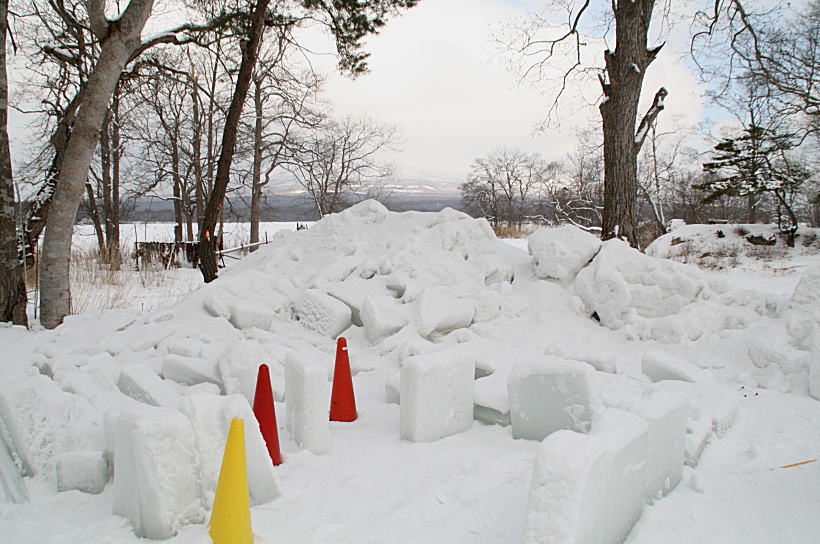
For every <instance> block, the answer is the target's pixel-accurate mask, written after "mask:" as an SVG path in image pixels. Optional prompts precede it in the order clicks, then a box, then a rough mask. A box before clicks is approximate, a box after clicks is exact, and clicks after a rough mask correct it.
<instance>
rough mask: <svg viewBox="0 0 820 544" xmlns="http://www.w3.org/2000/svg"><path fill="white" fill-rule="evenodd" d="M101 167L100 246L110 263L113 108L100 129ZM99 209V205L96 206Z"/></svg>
mask: <svg viewBox="0 0 820 544" xmlns="http://www.w3.org/2000/svg"><path fill="white" fill-rule="evenodd" d="M100 168H101V170H102V214H98V216H100V219H101V220H102V223H103V224H104V227H105V238H104V243H103V246H102V247H101V248H100V257H102V260H103V262H106V263H110V262H111V256H110V255H109V253H108V247H109V246H110V244H111V110H109V111H108V113H106V114H105V118H104V119H103V126H102V130H101V131H100ZM95 204H96V203H95ZM94 208H95V209H97V210H98V208H97V206H96V205H95V206H94Z"/></svg>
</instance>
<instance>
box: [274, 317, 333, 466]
mask: <svg viewBox="0 0 820 544" xmlns="http://www.w3.org/2000/svg"><path fill="white" fill-rule="evenodd" d="M340 304H341V303H340ZM327 373H328V370H327V364H325V362H324V361H321V360H319V359H317V358H316V357H315V356H310V355H303V354H299V353H296V352H292V353H289V354H288V356H287V357H286V359H285V412H286V414H287V426H288V430H289V431H290V434H291V436H292V437H293V440H294V441H295V442H296V444H298V445H299V447H301V448H304V449H306V450H308V451H310V452H312V453H315V454H323V453H327V452H329V451H330V419H329V415H328V414H329V408H330V385H329V383H328V379H327V378H328V376H327Z"/></svg>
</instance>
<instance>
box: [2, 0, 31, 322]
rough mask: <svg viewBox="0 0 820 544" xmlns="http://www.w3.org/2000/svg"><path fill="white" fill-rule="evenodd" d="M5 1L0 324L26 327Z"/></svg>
mask: <svg viewBox="0 0 820 544" xmlns="http://www.w3.org/2000/svg"><path fill="white" fill-rule="evenodd" d="M7 16H8V0H0V322H4V321H12V322H14V323H15V324H17V325H28V320H27V318H26V283H25V278H24V275H23V272H24V269H23V267H22V262H25V261H24V260H23V261H21V259H20V257H19V252H18V249H17V224H16V222H15V220H14V218H15V213H14V181H13V178H12V171H11V152H10V150H9V133H8V107H9V86H8V75H7V72H6V32H7V31H8V22H7V20H6V18H7Z"/></svg>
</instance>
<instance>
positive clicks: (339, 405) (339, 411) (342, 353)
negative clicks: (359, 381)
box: [330, 336, 358, 421]
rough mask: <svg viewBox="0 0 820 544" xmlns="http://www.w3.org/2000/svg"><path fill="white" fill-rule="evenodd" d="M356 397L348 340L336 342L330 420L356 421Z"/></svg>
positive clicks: (340, 339)
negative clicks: (351, 373)
mask: <svg viewBox="0 0 820 544" xmlns="http://www.w3.org/2000/svg"><path fill="white" fill-rule="evenodd" d="M356 417H358V416H357V414H356V397H355V396H354V394H353V377H352V376H351V375H350V359H349V358H348V356H347V340H345V339H344V337H342V336H340V337H339V340H338V342H337V343H336V369H335V370H334V371H333V393H332V394H331V396H330V421H356Z"/></svg>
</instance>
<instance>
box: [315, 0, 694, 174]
mask: <svg viewBox="0 0 820 544" xmlns="http://www.w3.org/2000/svg"><path fill="white" fill-rule="evenodd" d="M543 5H544V2H543V1H527V0H517V1H516V0H423V1H422V2H420V3H419V5H418V6H417V7H415V8H413V9H411V10H409V11H406V12H404V13H403V14H402V15H401V16H400V17H398V18H393V19H391V20H390V21H389V22H388V24H387V26H386V27H385V28H384V30H383V31H382V32H381V33H380V34H379V35H378V36H375V37H373V38H371V39H369V41H368V48H367V50H368V51H369V52H370V53H371V59H370V62H369V65H370V69H371V71H370V73H368V74H366V75H364V76H361V77H359V78H358V79H356V80H350V79H347V78H344V77H342V76H339V75H338V74H334V73H332V72H331V73H330V74H329V81H328V85H327V91H328V95H329V97H330V98H331V100H332V101H333V102H334V104H335V106H336V111H337V113H339V114H353V115H369V116H371V117H373V118H375V119H377V120H379V121H383V122H388V123H393V124H395V125H396V126H398V127H399V129H400V131H401V133H402V135H403V139H404V144H403V146H402V148H403V151H402V152H401V153H396V154H395V155H394V156H393V157H392V159H393V160H394V161H395V163H396V164H397V166H398V167H399V168H398V170H399V177H400V178H419V177H421V178H428V177H429V178H434V179H442V178H443V179H448V180H453V181H456V182H458V181H462V180H463V179H464V177H465V176H466V174H467V172H468V171H469V166H470V163H471V162H472V161H473V159H475V158H476V157H480V156H482V155H485V154H487V153H488V152H490V151H491V150H492V149H493V148H494V147H496V146H499V145H505V146H510V147H519V148H522V149H525V150H528V151H536V152H540V153H541V154H542V155H543V156H544V157H545V158H547V159H550V160H560V159H561V158H562V157H563V156H564V155H565V154H567V153H568V152H570V151H571V150H572V149H573V148H574V146H575V144H576V132H577V130H578V129H582V128H584V127H588V126H590V122H593V123H596V124H595V125H593V126H594V127H595V128H596V130H597V127H598V126H599V123H600V121H599V119H600V118H599V115H598V110H597V107H596V106H595V105H594V102H595V100H597V99H598V97H599V95H600V87H599V85H598V83H597V80H596V79H595V76H594V75H590V77H589V78H587V80H586V83H585V84H583V87H582V88H581V87H578V86H574V87H572V88H571V89H569V90H568V91H567V93H566V95H565V99H564V100H562V102H561V104H560V109H559V115H558V117H559V120H560V124H559V125H558V126H554V125H553V126H550V127H549V128H548V129H547V130H546V131H545V132H543V133H540V134H534V133H533V128H534V126H535V125H536V124H537V123H538V122H539V121H541V120H543V119H544V118H545V117H546V114H547V110H548V108H549V105H550V104H551V100H552V99H551V96H550V95H549V92H548V91H549V89H541V90H539V89H538V88H533V87H532V85H524V86H522V85H519V84H518V76H517V75H515V74H514V73H512V72H511V71H510V70H509V69H508V67H507V66H506V64H507V63H505V62H504V57H503V55H501V54H500V51H499V47H498V45H497V44H496V42H495V41H494V40H493V39H492V35H493V32H496V33H497V32H498V31H499V30H500V27H501V25H502V24H503V23H504V22H505V21H510V20H511V19H513V18H515V17H521V16H524V15H525V14H526V13H527V12H528V11H529V10H530V9H533V8H540V6H543ZM598 45H600V46H599V47H595V46H594V45H590V47H588V48H587V51H586V53H585V54H586V55H587V56H589V58H590V59H591V60H592V61H593V62H594V61H597V60H598V59H602V58H603V48H604V45H603V44H602V43H601V44H598ZM323 68H325V66H323ZM326 69H327V70H332V61H331V60H330V59H328V64H327V67H326ZM661 85H665V86H666V87H667V89H668V90H669V91H670V95H669V98H668V99H667V102H666V104H667V108H666V110H665V111H664V112H663V113H662V115H661V118H660V121H659V123H660V127H661V128H663V127H665V126H671V124H672V122H673V121H674V122H675V123H678V125H694V124H697V122H699V121H700V120H701V117H702V115H703V108H702V102H703V101H702V98H701V96H702V93H703V89H702V87H701V85H700V84H699V82H698V80H697V78H696V77H695V75H694V74H693V73H692V72H691V71H690V70H689V69H688V68H687V65H686V63H685V62H683V61H682V58H681V53H680V51H676V50H675V48H674V47H669V46H668V47H666V48H665V49H664V51H663V52H662V53H661V55H660V56H659V57H658V59H657V60H656V61H655V62H654V63H653V64H652V66H651V67H650V69H649V70H648V73H647V76H646V79H645V82H644V94H645V96H644V102H645V103H646V105H644V104H642V106H641V111H643V110H645V109H646V107H647V105H648V103H650V102H651V99H652V97H653V96H654V94H655V92H656V91H657V89H658V88H659V86H661ZM545 92H546V94H544V93H545ZM579 94H582V95H584V96H583V98H579V96H578V95H579Z"/></svg>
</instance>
